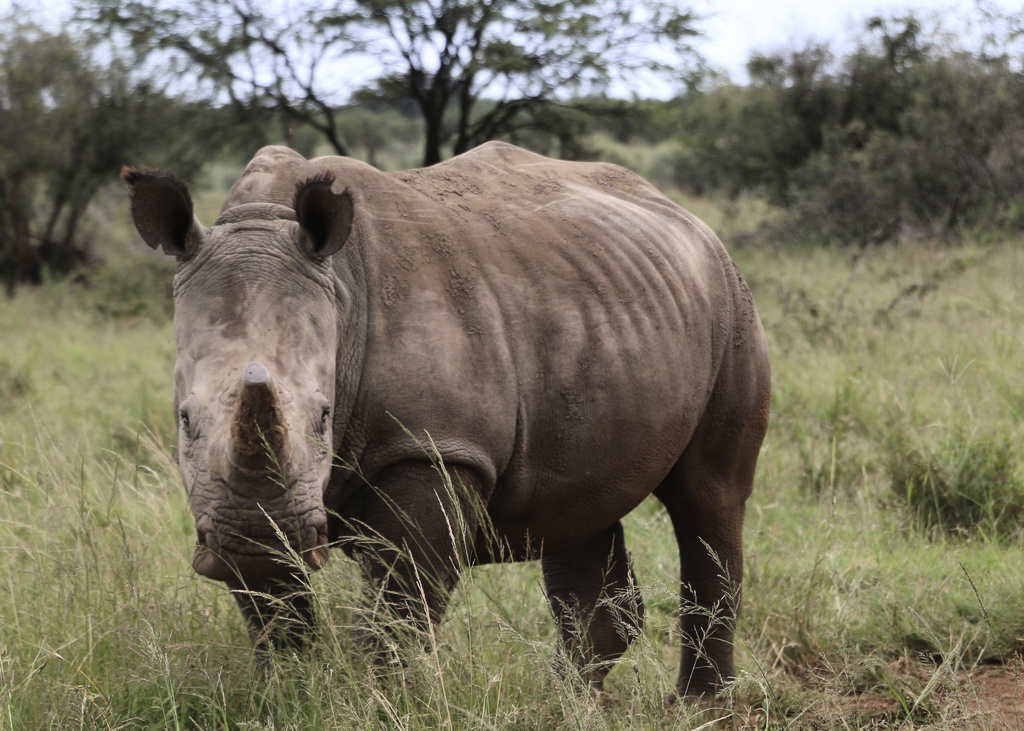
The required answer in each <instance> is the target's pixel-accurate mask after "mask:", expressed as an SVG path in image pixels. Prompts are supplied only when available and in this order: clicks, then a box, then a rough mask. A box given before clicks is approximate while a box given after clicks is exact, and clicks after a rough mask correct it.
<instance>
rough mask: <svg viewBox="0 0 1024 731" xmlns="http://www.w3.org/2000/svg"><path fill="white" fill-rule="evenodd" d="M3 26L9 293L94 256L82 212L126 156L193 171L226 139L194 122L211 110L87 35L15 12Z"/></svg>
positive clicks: (2, 181) (1, 259)
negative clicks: (104, 52) (107, 52)
mask: <svg viewBox="0 0 1024 731" xmlns="http://www.w3.org/2000/svg"><path fill="white" fill-rule="evenodd" d="M0 28H3V31H0V119H3V123H2V124H0V279H2V280H3V281H4V283H5V285H6V287H7V289H8V290H9V291H11V290H13V288H14V287H15V286H16V285H18V284H22V283H26V282H38V281H40V279H41V277H42V273H43V271H44V269H48V270H50V271H52V272H57V273H66V272H68V271H70V270H71V269H73V268H74V267H75V266H76V265H78V264H81V263H83V262H84V261H86V260H87V259H88V258H89V257H90V256H91V252H90V251H89V247H88V244H87V242H83V241H82V240H81V238H80V236H79V231H80V224H81V221H82V217H83V214H84V213H85V211H86V209H87V207H88V205H89V203H90V201H91V200H92V199H93V197H94V196H95V194H96V192H97V191H98V190H99V189H101V188H102V187H103V185H104V184H105V183H112V182H114V181H116V180H117V172H118V170H119V169H120V167H121V165H123V164H124V163H125V162H128V161H130V160H132V159H136V156H137V158H138V159H142V156H143V154H142V153H143V151H146V153H147V154H146V159H147V160H148V161H150V162H151V164H154V165H158V164H165V163H170V162H172V161H174V163H175V166H176V167H177V168H182V169H193V170H194V169H196V168H197V167H198V165H199V164H200V163H201V162H202V161H203V160H205V159H206V158H207V157H208V155H209V151H210V149H211V147H210V146H216V145H217V144H218V140H216V139H215V138H214V136H213V135H212V134H210V131H209V130H201V129H197V128H196V122H197V120H199V119H202V120H206V121H209V120H207V113H206V111H205V110H202V109H199V108H196V107H195V106H190V105H185V104H181V103H178V102H176V101H174V100H172V99H170V98H168V97H167V96H166V95H164V94H163V93H162V92H160V91H159V90H158V89H157V88H156V87H155V86H154V85H153V83H152V82H151V81H148V80H146V79H135V78H133V77H132V74H131V73H130V72H129V70H128V68H127V67H126V65H124V64H122V63H120V62H118V61H117V60H116V59H114V60H111V61H109V62H108V63H106V64H99V63H96V62H95V61H94V60H93V58H92V57H91V55H90V52H89V49H88V48H87V47H86V44H84V43H83V42H82V41H81V40H80V39H76V38H74V37H72V36H70V35H69V34H68V33H65V32H60V33H50V32H47V31H44V30H42V29H41V28H39V27H38V26H36V25H34V24H33V23H31V22H30V21H26V20H24V19H23V15H19V14H18V13H17V11H15V12H12V13H10V14H8V15H7V16H6V17H2V18H0ZM171 129H174V130H175V134H170V133H169V130H171ZM193 135H194V136H193ZM208 145H210V146H208Z"/></svg>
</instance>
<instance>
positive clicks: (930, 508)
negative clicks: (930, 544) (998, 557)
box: [887, 431, 1024, 540]
mask: <svg viewBox="0 0 1024 731" xmlns="http://www.w3.org/2000/svg"><path fill="white" fill-rule="evenodd" d="M888 451H889V461H888V465H887V471H888V475H889V480H890V485H891V487H892V493H893V496H894V497H895V498H896V500H897V501H898V502H899V503H901V504H903V505H905V506H906V508H908V509H909V510H910V512H911V514H912V518H913V521H914V524H915V527H916V528H917V529H918V530H920V531H922V532H925V533H932V534H936V535H948V534H951V533H953V534H960V535H963V536H965V537H968V538H970V537H980V538H985V539H990V540H1005V539H1012V538H1016V537H1017V536H1019V535H1020V531H1021V525H1022V519H1024V484H1022V482H1021V478H1020V475H1019V470H1018V468H1017V459H1016V455H1015V454H1014V452H1013V447H1012V444H1011V442H1010V438H1009V437H1008V436H1003V437H1002V438H997V437H970V436H968V435H966V434H965V433H964V432H962V431H959V432H957V433H954V434H952V435H951V436H950V437H949V438H948V439H947V440H946V441H945V442H944V443H943V444H942V445H941V446H940V447H939V448H938V449H935V450H928V449H926V448H923V449H919V448H915V447H912V446H910V445H909V444H908V443H907V440H906V437H904V436H902V435H900V436H897V437H895V438H894V439H893V440H892V441H891V443H890V445H889V450H888Z"/></svg>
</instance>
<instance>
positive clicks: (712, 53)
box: [0, 0, 1024, 83]
mask: <svg viewBox="0 0 1024 731" xmlns="http://www.w3.org/2000/svg"><path fill="white" fill-rule="evenodd" d="M196 1H197V2H201V0H196ZM677 1H678V2H680V3H681V4H684V5H687V6H689V7H692V8H693V9H694V10H695V11H696V12H697V13H698V14H699V15H701V16H703V18H704V19H703V20H702V21H701V22H700V24H699V26H698V28H699V30H700V31H701V32H702V34H703V37H702V38H700V39H698V41H697V42H696V43H695V44H694V45H695V46H696V48H697V50H698V51H699V52H700V53H701V54H702V55H703V56H704V57H705V58H706V59H707V60H708V61H710V62H711V64H712V65H714V66H715V67H716V68H719V69H722V70H724V71H726V73H728V75H729V78H730V79H732V80H733V81H735V82H738V83H744V82H746V81H747V74H746V62H747V60H749V58H750V56H751V54H752V53H754V52H756V51H760V52H764V53H771V52H773V51H779V50H785V49H787V48H799V47H802V46H804V45H806V43H807V42H808V41H812V40H814V41H826V42H828V44H829V46H830V47H831V48H832V49H833V51H835V52H839V53H841V52H842V51H843V50H844V49H850V48H853V47H854V45H855V43H856V40H857V38H858V37H859V36H863V30H864V23H865V21H866V20H867V19H868V18H870V17H872V16H875V15H881V16H883V17H893V16H895V15H900V14H903V13H904V11H908V10H909V11H913V13H914V14H915V15H917V16H918V17H920V18H921V19H922V20H926V19H936V20H938V21H939V22H940V23H941V27H942V28H943V29H944V30H946V31H949V32H951V33H954V34H957V35H960V34H964V35H969V34H970V33H971V28H970V18H971V17H972V15H973V17H977V15H978V14H977V11H976V9H975V4H976V2H977V0H895V2H894V1H893V0H889V1H888V2H887V1H886V0H677ZM982 1H983V2H985V3H987V4H989V5H991V6H994V7H997V8H999V9H1000V10H1002V11H1004V12H1010V13H1015V14H1016V15H1019V16H1021V17H1022V18H1024V0H982ZM13 2H14V0H0V14H2V13H3V12H5V11H6V10H8V9H10V7H11V6H12V3H13ZM71 4H72V2H71V0H37V2H36V3H32V4H31V5H30V6H31V7H35V8H37V9H39V10H43V11H44V12H46V13H48V14H50V15H51V17H60V16H61V15H66V14H68V13H69V12H70V7H71ZM26 7H29V6H26Z"/></svg>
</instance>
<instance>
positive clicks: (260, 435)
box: [230, 363, 288, 483]
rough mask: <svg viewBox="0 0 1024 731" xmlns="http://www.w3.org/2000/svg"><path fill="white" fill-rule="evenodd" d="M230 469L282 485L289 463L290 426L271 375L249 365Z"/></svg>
mask: <svg viewBox="0 0 1024 731" xmlns="http://www.w3.org/2000/svg"><path fill="white" fill-rule="evenodd" d="M230 461H231V466H232V467H234V468H235V469H238V470H244V471H245V472H248V473H257V474H262V475H265V476H266V477H268V478H271V479H275V478H276V479H277V480H278V482H279V483H281V482H283V480H284V475H283V474H282V469H283V467H284V465H286V464H287V462H288V441H287V425H286V424H285V422H284V417H283V416H282V414H281V410H280V409H279V408H278V396H277V392H276V391H275V389H274V383H273V381H272V380H271V378H270V373H269V372H268V371H267V369H266V368H264V367H263V365H262V364H261V363H250V364H249V365H248V366H247V367H246V369H245V371H244V372H243V373H242V382H241V388H240V390H239V394H238V408H237V409H236V410H235V416H234V419H233V420H232V422H231V442H230Z"/></svg>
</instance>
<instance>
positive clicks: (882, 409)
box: [0, 200, 1024, 731]
mask: <svg viewBox="0 0 1024 731" xmlns="http://www.w3.org/2000/svg"><path fill="white" fill-rule="evenodd" d="M690 204H691V207H692V208H694V209H695V210H698V211H699V212H700V214H701V215H703V216H704V217H705V218H707V219H708V220H709V221H711V222H712V224H713V225H716V226H718V227H719V228H720V229H724V230H725V231H726V233H727V234H728V233H730V232H731V233H740V232H744V231H747V230H750V229H751V228H752V225H751V224H750V223H748V221H753V220H756V218H757V217H758V215H760V214H759V210H760V209H759V207H758V206H757V204H756V202H751V201H748V202H740V203H738V204H730V205H733V206H734V208H732V209H727V210H724V211H723V209H722V207H721V206H720V205H719V204H717V203H716V202H715V201H707V200H693V201H690ZM207 208H214V206H207ZM117 215H120V214H117ZM716 216H717V217H718V219H717V221H716ZM206 223H210V221H206ZM122 226H123V219H122V223H116V222H115V224H114V228H113V229H112V231H113V233H112V234H111V238H110V240H109V241H108V244H107V249H106V250H105V251H104V252H101V253H104V255H105V256H107V258H108V261H109V262H110V263H109V265H108V267H107V268H106V269H105V270H103V271H102V272H98V273H96V274H94V275H92V276H91V284H90V286H88V287H86V286H82V285H72V284H69V283H56V282H55V283H49V284H47V285H45V286H44V287H42V288H40V289H37V290H31V291H30V290H25V291H22V292H20V293H19V294H18V295H17V296H16V297H15V298H14V299H11V300H5V301H3V302H2V303H0V341H2V345H0V729H2V730H4V731H6V730H7V729H11V730H13V729H25V728H59V729H65V728H111V729H135V728H138V729H143V728H175V729H207V728H210V729H268V730H269V729H307V728H331V729H333V728H342V729H349V728H352V729H363V728H382V729H383V728H387V729H391V728H403V729H427V728H429V729H436V728H458V729H463V728H474V729H475V728H509V727H511V728H523V729H570V728H571V729H576V728H580V729H583V728H586V729H605V728H607V729H626V728H630V729H632V728H641V729H646V728H651V729H653V728H680V729H686V728H698V727H701V726H702V724H705V723H707V722H709V721H711V720H713V719H715V718H719V717H726V716H728V718H727V719H726V720H725V721H723V722H722V724H720V725H719V727H722V728H773V729H775V728H779V729H781V728H829V729H831V728H836V729H840V728H857V727H865V726H871V725H872V724H873V725H874V726H875V727H879V728H881V727H897V726H900V725H901V724H904V727H905V728H910V727H913V728H969V727H970V728H977V727H989V728H999V727H1001V726H1000V725H999V723H1000V722H1003V721H1006V720H1007V717H1006V716H1001V717H998V718H996V717H984V716H979V715H978V713H979V711H985V710H992V709H993V708H996V707H997V705H998V704H996V703H995V702H994V701H993V698H992V696H991V694H990V689H989V685H987V684H986V683H987V681H986V678H987V677H988V674H991V673H996V672H997V670H996V669H999V670H998V672H1003V670H1002V668H1012V667H1013V663H1014V662H1015V661H1014V657H1015V653H1016V651H1017V650H1018V649H1019V647H1020V645H1021V641H1022V640H1021V638H1022V637H1024V612H1022V611H1021V603H1020V597H1021V596H1022V595H1024V550H1022V543H1021V537H1020V531H1019V530H1017V529H1016V527H1015V526H1002V525H999V526H996V527H994V528H992V529H991V530H988V531H958V530H946V529H941V530H937V531H936V530H921V527H920V525H919V514H918V513H917V512H915V508H914V507H913V506H908V505H907V504H906V501H904V500H901V499H900V497H899V495H898V494H895V493H894V491H893V482H894V474H897V472H895V471H894V470H897V468H899V467H900V466H904V467H906V466H907V465H910V466H913V464H911V463H912V462H913V459H912V458H911V456H910V455H915V454H916V455H917V456H918V457H917V458H914V459H918V461H919V462H920V463H921V464H925V465H932V469H933V473H934V474H936V475H946V474H947V473H946V472H942V471H941V470H943V469H949V470H951V471H950V472H948V474H954V473H955V470H953V467H948V466H949V465H953V466H954V467H955V465H957V464H962V463H963V460H962V459H961V461H960V462H957V459H959V457H958V455H962V454H963V453H964V450H965V449H968V448H969V445H970V444H973V443H975V442H977V443H980V444H990V445H1003V446H999V450H1003V451H1001V452H999V455H998V458H999V460H1000V463H999V464H1000V468H999V470H995V471H993V472H992V474H996V475H1001V476H1002V478H1001V479H1004V482H1005V484H1019V482H1020V479H1021V471H1020V466H1021V464H1022V463H1021V456H1022V453H1021V448H1020V447H1019V445H1020V444H1021V439H1020V437H1021V436H1022V435H1021V431H1022V428H1024V427H1022V420H1024V369H1022V368H1021V367H1020V365H1019V364H1020V363H1022V362H1024V337H1022V335H1024V325H1022V324H1021V323H1024V294H1021V289H1020V287H1019V282H1020V281H1022V276H1024V247H1021V242H1020V241H1015V240H1014V241H1006V242H1004V243H1002V244H992V245H987V246H984V247H982V246H974V245H970V244H965V245H962V246H958V247H956V248H943V247H937V246H927V245H923V244H906V245H903V246H900V247H893V248H888V249H870V250H867V251H866V252H860V253H857V252H854V251H851V250H832V249H799V248H788V247H778V246H769V245H767V244H765V243H762V242H759V241H757V240H756V239H751V238H749V237H739V236H737V237H736V238H735V239H734V244H733V245H732V248H733V252H734V255H735V257H736V259H737V261H738V262H739V264H740V267H741V269H742V271H743V272H744V274H745V276H746V277H747V279H748V281H749V282H750V285H751V288H752V290H753V292H754V296H755V299H756V301H757V304H758V307H759V309H760V311H761V315H762V318H763V320H764V323H765V326H766V329H767V331H768V335H769V340H770V345H771V349H772V357H773V363H774V388H775V398H774V406H773V416H772V423H771V428H770V432H769V435H768V439H767V441H766V444H765V447H764V450H763V454H762V459H761V463H760V468H759V472H758V477H757V485H756V490H755V494H754V496H753V498H752V499H751V501H750V504H749V510H748V519H747V534H746V545H747V566H746V584H745V589H744V614H743V616H742V618H741V622H740V632H739V640H738V648H737V653H738V662H739V669H740V678H739V680H738V682H737V683H736V685H735V687H734V688H733V690H732V695H733V697H734V699H735V704H734V706H733V707H734V710H735V714H734V715H731V716H729V714H727V713H726V712H725V711H724V710H721V709H722V708H724V706H725V703H724V700H723V702H722V703H719V704H717V705H712V706H711V707H710V708H693V707H691V708H683V709H666V708H664V707H663V705H662V699H663V698H664V696H665V695H667V694H668V693H669V692H670V691H671V689H672V687H673V684H674V680H675V673H676V668H677V663H678V659H679V658H678V655H679V648H678V633H677V631H676V630H675V619H676V591H675V581H676V577H677V575H678V561H677V557H676V549H675V543H674V539H673V537H672V533H671V528H670V525H669V522H668V519H667V516H666V515H665V514H664V512H663V511H662V510H661V509H660V508H659V506H658V505H657V504H655V503H645V504H644V505H642V506H641V507H640V508H639V509H638V510H637V511H636V512H635V514H634V515H632V516H630V518H629V519H628V520H627V522H626V531H627V540H628V541H629V545H630V548H631V549H632V551H633V554H634V557H635V559H636V562H637V572H638V576H639V580H640V583H641V586H642V588H643V591H644V596H645V600H646V603H647V606H648V621H647V626H646V631H645V635H644V637H643V639H642V640H641V642H640V643H639V644H638V645H636V646H634V648H632V649H631V650H630V652H629V653H627V656H626V659H625V660H624V662H623V663H622V664H621V665H620V667H618V668H616V669H615V670H614V671H613V672H612V674H611V676H610V678H609V681H608V693H607V696H606V697H605V698H603V699H602V700H601V702H599V703H598V702H595V701H594V700H593V699H592V698H591V697H590V696H589V695H586V694H583V695H581V694H579V693H578V692H576V690H575V689H574V688H573V687H572V686H571V684H566V683H564V682H563V681H561V680H559V679H558V677H557V676H556V675H555V674H554V673H553V672H552V671H551V667H552V661H553V658H554V648H555V638H556V630H555V627H554V625H553V623H552V621H551V619H550V617H549V614H548V609H547V607H546V604H545V602H544V598H543V594H542V591H541V588H540V572H539V567H538V566H536V565H530V564H527V565H515V566H493V567H481V568H477V569H474V570H473V571H472V572H471V573H469V574H468V575H467V577H466V580H465V582H464V584H463V585H462V587H461V588H460V591H459V593H458V594H457V597H456V599H455V602H454V604H453V605H452V607H451V610H450V611H449V613H448V615H447V617H446V619H445V621H444V623H443V624H442V625H441V626H440V627H438V628H436V631H435V632H434V633H432V634H431V635H430V636H429V637H427V638H426V649H425V650H423V651H421V652H418V653H415V654H414V657H413V660H412V662H411V666H410V669H409V671H408V672H407V673H406V674H405V675H404V676H403V678H401V680H400V681H392V682H377V681H374V680H372V678H371V675H370V673H369V671H368V669H367V668H366V667H365V666H364V665H363V664H362V662H361V660H360V658H359V655H358V653H357V652H355V651H354V650H353V647H352V636H351V632H350V629H351V626H352V624H353V622H354V612H353V607H354V606H355V604H356V602H357V598H358V596H359V587H358V582H357V574H356V570H355V568H354V566H353V565H352V564H351V563H349V562H347V561H346V560H344V559H343V558H342V556H341V555H340V554H337V555H335V556H334V558H333V559H332V561H331V562H330V564H329V565H328V567H327V569H325V570H324V571H323V572H320V573H319V574H317V575H315V576H314V578H313V587H314V590H315V592H316V597H317V602H318V605H319V607H320V610H321V614H322V615H324V616H325V617H328V618H329V621H326V622H324V623H323V628H322V635H323V637H322V639H321V641H320V643H319V645H318V648H317V650H316V651H315V652H313V653H311V654H308V655H303V656H301V657H294V658H290V659H288V658H283V659H281V660H279V661H278V662H276V663H275V664H274V665H273V666H271V667H269V668H263V667H260V666H258V665H257V664H256V663H254V661H253V657H252V653H251V650H250V649H249V640H248V637H247V635H246V632H245V628H244V626H243V624H242V621H241V617H240V615H239V614H238V612H237V609H236V608H235V606H234V602H233V601H232V600H231V598H230V597H229V596H228V595H227V593H226V591H224V590H223V588H222V587H221V586H220V585H217V584H214V583H212V582H209V581H206V580H203V579H200V578H198V577H196V576H195V575H194V574H193V573H192V571H191V568H190V566H189V557H190V553H191V545H192V542H193V541H194V532H193V526H192V519H191V516H190V514H189V511H188V508H187V505H186V501H185V496H184V493H183V490H182V488H181V486H180V482H179V479H178V476H177V473H176V468H175V466H174V464H173V458H172V456H171V449H170V447H171V434H172V433H173V418H172V414H171V374H172V367H173V358H174V344H173V336H172V333H171V328H170V322H169V319H168V318H169V310H168V306H167V302H168V301H167V291H166V288H165V285H166V281H167V280H166V279H165V278H169V276H170V270H171V269H170V267H171V263H170V262H168V261H167V260H165V259H164V258H163V257H161V256H159V255H153V256H150V255H149V254H148V252H146V251H144V247H143V246H142V245H141V244H137V243H135V242H134V241H132V239H131V237H130V236H128V235H126V234H125V233H124V232H123V230H122V228H119V227H122ZM900 450H903V451H900ZM999 450H996V451H999ZM943 465H946V466H947V467H943ZM918 466H920V465H918ZM983 466H984V464H983ZM973 472H980V473H984V472H985V470H984V469H980V470H979V469H974V470H973ZM919 473H920V470H919ZM948 481H950V482H951V484H952V482H953V481H952V478H950V480H948ZM984 482H985V486H987V487H989V488H993V491H990V492H991V494H992V495H993V497H992V500H995V501H998V500H1006V499H1008V496H1006V495H1001V494H1000V493H999V489H998V488H999V486H998V484H994V483H995V482H996V481H995V480H994V479H993V480H986V481H984ZM904 484H905V483H904ZM982 494H984V493H982ZM943 525H944V526H946V527H949V526H948V525H947V524H943ZM983 671H984V672H983ZM1022 692H1024V691H1022ZM1009 718H1010V720H1011V721H1012V720H1013V717H1012V716H1010V717H1009ZM1018 722H1019V719H1018Z"/></svg>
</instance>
